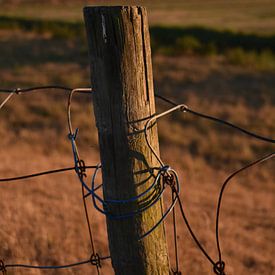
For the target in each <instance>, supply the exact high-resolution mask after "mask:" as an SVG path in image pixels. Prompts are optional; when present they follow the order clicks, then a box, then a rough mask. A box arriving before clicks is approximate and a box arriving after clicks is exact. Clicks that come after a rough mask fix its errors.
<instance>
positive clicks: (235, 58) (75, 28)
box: [0, 16, 275, 69]
mask: <svg viewBox="0 0 275 275" xmlns="http://www.w3.org/2000/svg"><path fill="white" fill-rule="evenodd" d="M0 29H10V30H12V29H20V30H23V31H30V32H36V33H39V34H44V33H47V34H50V35H51V36H52V37H54V38H61V39H74V40H76V39H77V40H79V39H81V40H82V41H85V27H84V23H83V22H64V21H53V20H39V19H28V18H17V17H9V16H0ZM150 33H151V45H152V52H153V54H156V53H157V54H163V55H186V54H187V55H190V54H191V55H194V54H200V55H215V54H219V55H224V56H225V57H226V58H227V60H228V61H229V62H230V63H232V64H236V65H251V66H254V67H258V68H267V69H274V67H275V35H268V36H267V35H265V36H263V35H257V34H246V33H241V32H233V31H228V30H224V31H220V30H215V29H210V28H204V27H164V26H152V27H151V28H150Z"/></svg>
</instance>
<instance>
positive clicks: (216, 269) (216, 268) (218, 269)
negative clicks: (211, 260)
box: [213, 261, 225, 275]
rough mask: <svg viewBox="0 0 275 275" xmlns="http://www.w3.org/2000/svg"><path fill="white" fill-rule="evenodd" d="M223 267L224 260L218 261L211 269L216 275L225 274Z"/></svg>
mask: <svg viewBox="0 0 275 275" xmlns="http://www.w3.org/2000/svg"><path fill="white" fill-rule="evenodd" d="M224 268H225V263H224V261H218V262H216V263H215V264H214V266H213V270H214V272H215V274H217V275H225V273H224Z"/></svg>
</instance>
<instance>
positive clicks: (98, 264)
mask: <svg viewBox="0 0 275 275" xmlns="http://www.w3.org/2000/svg"><path fill="white" fill-rule="evenodd" d="M100 260H101V259H100V257H99V255H98V253H96V254H92V256H91V258H90V262H91V264H92V265H95V266H96V267H97V268H101V262H100Z"/></svg>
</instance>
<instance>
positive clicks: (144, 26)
mask: <svg viewBox="0 0 275 275" xmlns="http://www.w3.org/2000/svg"><path fill="white" fill-rule="evenodd" d="M84 18H85V24H86V31H87V37H88V45H89V59H90V60H89V62H90V66H91V82H92V88H93V91H94V95H93V102H94V103H93V104H94V112H95V118H96V125H97V128H98V135H99V145H100V156H101V162H102V174H103V183H104V187H103V193H104V199H105V200H110V199H113V200H117V199H119V200H123V199H124V200H125V199H128V198H131V197H133V196H136V195H137V194H140V193H141V192H143V191H144V190H146V188H147V187H148V186H149V185H150V184H152V181H153V180H154V177H153V176H152V170H151V169H150V168H151V167H156V166H159V164H158V162H157V160H156V159H155V157H154V156H153V154H152V152H151V151H150V150H149V148H148V146H147V145H146V142H145V137H144V132H143V131H142V130H143V128H144V125H145V122H146V120H147V119H148V118H149V117H151V116H152V115H153V114H154V113H155V102H154V91H153V75H152V64H151V49H150V38H149V30H148V22H147V13H146V9H145V8H143V7H135V6H133V7H129V6H126V7H122V6H116V7H85V8H84ZM148 136H149V140H150V143H151V144H152V145H153V147H154V149H155V150H156V152H158V151H159V148H158V135H157V126H156V125H154V126H153V127H152V128H151V129H150V130H149V133H148ZM139 203H140V202H139ZM139 203H137V202H133V203H126V204H112V205H108V209H107V210H108V211H111V212H112V214H114V215H123V214H125V213H126V212H129V211H133V210H135V209H136V208H137V204H139ZM143 203H144V202H143ZM161 215H162V201H158V203H156V204H155V205H154V206H153V207H151V208H150V209H147V210H146V211H144V212H142V213H141V214H139V215H135V216H133V217H129V218H126V219H118V220H117V219H111V218H109V217H108V216H107V230H108V238H109V248H110V253H111V258H112V265H113V268H114V270H115V273H116V274H121V275H126V274H127V275H132V274H137V275H143V274H150V275H152V274H161V275H165V274H169V260H168V253H167V245H166V239H165V230H164V225H163V224H161V225H160V226H158V227H157V229H156V230H155V231H153V233H151V234H150V235H149V236H148V237H146V238H145V239H143V240H141V241H139V240H138V238H139V236H140V235H141V234H144V233H145V232H146V231H147V230H149V229H150V228H151V227H152V226H153V225H154V224H155V223H156V222H157V221H158V220H159V219H160V218H161Z"/></svg>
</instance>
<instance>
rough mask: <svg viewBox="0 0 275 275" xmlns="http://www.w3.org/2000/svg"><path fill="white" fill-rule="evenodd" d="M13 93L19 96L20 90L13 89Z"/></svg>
mask: <svg viewBox="0 0 275 275" xmlns="http://www.w3.org/2000/svg"><path fill="white" fill-rule="evenodd" d="M13 92H14V93H16V94H17V95H20V94H21V88H15V89H13Z"/></svg>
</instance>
